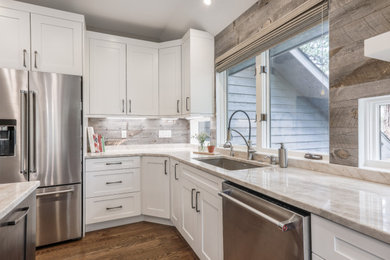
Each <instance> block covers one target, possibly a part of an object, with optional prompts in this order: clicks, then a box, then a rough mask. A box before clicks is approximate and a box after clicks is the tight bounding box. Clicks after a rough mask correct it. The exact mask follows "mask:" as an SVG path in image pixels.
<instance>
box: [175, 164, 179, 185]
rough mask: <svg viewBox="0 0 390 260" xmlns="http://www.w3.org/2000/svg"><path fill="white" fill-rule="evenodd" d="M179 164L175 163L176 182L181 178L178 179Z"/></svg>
mask: <svg viewBox="0 0 390 260" xmlns="http://www.w3.org/2000/svg"><path fill="white" fill-rule="evenodd" d="M178 165H179V164H178V163H175V180H177V181H178V180H179V178H177V166H178Z"/></svg>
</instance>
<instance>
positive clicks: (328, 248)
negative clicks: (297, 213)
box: [311, 214, 390, 260]
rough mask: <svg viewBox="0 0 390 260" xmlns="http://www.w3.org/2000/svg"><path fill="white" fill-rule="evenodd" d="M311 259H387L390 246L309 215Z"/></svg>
mask: <svg viewBox="0 0 390 260" xmlns="http://www.w3.org/2000/svg"><path fill="white" fill-rule="evenodd" d="M311 232H312V234H311V238H312V251H313V257H312V259H315V260H317V259H319V260H349V259H355V260H360V259H361V260H366V259H378V260H379V259H389V256H390V247H389V245H388V244H386V243H383V242H381V241H379V240H376V239H374V238H371V237H369V236H366V235H364V234H361V233H359V232H356V231H354V230H351V229H349V228H347V227H344V226H341V225H339V224H336V223H334V222H332V221H329V220H327V219H324V218H322V217H319V216H316V215H313V214H312V215H311Z"/></svg>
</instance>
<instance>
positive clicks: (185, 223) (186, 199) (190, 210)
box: [179, 178, 198, 252]
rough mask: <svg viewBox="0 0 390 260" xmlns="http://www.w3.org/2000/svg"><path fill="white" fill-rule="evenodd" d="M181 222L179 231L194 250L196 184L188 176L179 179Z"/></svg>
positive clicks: (196, 233) (195, 236) (196, 225)
mask: <svg viewBox="0 0 390 260" xmlns="http://www.w3.org/2000/svg"><path fill="white" fill-rule="evenodd" d="M180 182H181V185H180V197H181V206H180V208H181V223H180V228H179V231H180V232H181V235H182V236H183V237H184V239H185V240H186V241H187V243H188V244H189V245H190V246H191V248H192V249H193V250H194V251H195V252H196V251H197V250H196V247H197V244H196V243H197V241H198V238H197V236H198V216H197V214H196V212H195V211H196V206H195V195H196V184H195V183H194V182H193V181H192V180H191V179H188V178H182V179H181V180H180Z"/></svg>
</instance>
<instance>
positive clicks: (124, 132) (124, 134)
mask: <svg viewBox="0 0 390 260" xmlns="http://www.w3.org/2000/svg"><path fill="white" fill-rule="evenodd" d="M126 138H127V131H126V130H122V139H126Z"/></svg>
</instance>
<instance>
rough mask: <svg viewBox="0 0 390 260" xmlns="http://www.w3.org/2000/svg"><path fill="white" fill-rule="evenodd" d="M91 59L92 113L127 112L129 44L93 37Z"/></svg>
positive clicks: (90, 48) (90, 103) (90, 47)
mask: <svg viewBox="0 0 390 260" xmlns="http://www.w3.org/2000/svg"><path fill="white" fill-rule="evenodd" d="M89 62H90V63H89V106H90V107H89V109H90V114H95V115H123V114H126V45H125V44H122V43H117V42H109V41H104V40H96V39H90V40H89Z"/></svg>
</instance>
